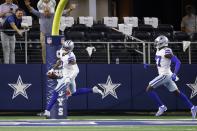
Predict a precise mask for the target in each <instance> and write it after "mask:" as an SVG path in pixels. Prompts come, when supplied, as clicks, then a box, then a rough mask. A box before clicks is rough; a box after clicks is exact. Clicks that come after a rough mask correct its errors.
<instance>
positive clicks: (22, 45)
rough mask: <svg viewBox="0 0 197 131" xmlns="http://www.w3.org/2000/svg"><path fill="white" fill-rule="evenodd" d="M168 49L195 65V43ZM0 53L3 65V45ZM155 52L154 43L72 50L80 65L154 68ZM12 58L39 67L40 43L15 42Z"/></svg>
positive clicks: (98, 45)
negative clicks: (136, 65)
mask: <svg viewBox="0 0 197 131" xmlns="http://www.w3.org/2000/svg"><path fill="white" fill-rule="evenodd" d="M0 43H1V41H0ZM169 47H171V48H172V50H173V52H174V54H175V55H177V56H178V57H179V58H180V59H181V62H182V63H183V64H196V63H197V42H191V44H190V46H189V47H188V49H186V51H185V52H184V51H183V43H182V42H170V43H169ZM0 50H1V51H0V59H1V63H3V52H2V44H0ZM155 51H156V50H155V48H154V46H153V42H146V43H140V42H75V49H74V53H75V54H76V57H77V62H78V63H79V64H80V63H82V64H83V63H95V64H115V63H117V59H118V60H119V62H118V63H120V64H142V63H150V64H153V63H154V62H155V61H154V57H155ZM15 54H16V63H17V64H41V63H42V57H41V46H40V42H39V39H37V40H34V41H31V40H28V41H23V40H22V41H16V50H15Z"/></svg>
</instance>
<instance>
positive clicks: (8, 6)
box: [0, 0, 18, 21]
mask: <svg viewBox="0 0 197 131" xmlns="http://www.w3.org/2000/svg"><path fill="white" fill-rule="evenodd" d="M17 8H18V6H17V5H15V4H13V0H5V3H3V4H1V5H0V18H3V20H4V21H5V18H6V17H7V16H10V15H13V14H14V13H15V11H16V9H17Z"/></svg>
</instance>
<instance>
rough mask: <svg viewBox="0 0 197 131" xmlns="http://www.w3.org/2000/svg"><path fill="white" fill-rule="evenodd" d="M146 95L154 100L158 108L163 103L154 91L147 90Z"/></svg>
mask: <svg viewBox="0 0 197 131" xmlns="http://www.w3.org/2000/svg"><path fill="white" fill-rule="evenodd" d="M148 95H149V96H150V97H151V98H152V99H153V100H154V101H155V103H156V104H157V107H158V108H159V107H160V106H162V105H164V104H163V102H162V101H161V99H160V98H159V96H158V95H157V93H156V92H155V91H150V92H148Z"/></svg>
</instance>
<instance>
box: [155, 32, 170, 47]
mask: <svg viewBox="0 0 197 131" xmlns="http://www.w3.org/2000/svg"><path fill="white" fill-rule="evenodd" d="M165 46H168V38H167V37H166V36H163V35H161V36H158V37H157V38H156V39H155V43H154V47H155V48H157V49H159V48H161V47H165Z"/></svg>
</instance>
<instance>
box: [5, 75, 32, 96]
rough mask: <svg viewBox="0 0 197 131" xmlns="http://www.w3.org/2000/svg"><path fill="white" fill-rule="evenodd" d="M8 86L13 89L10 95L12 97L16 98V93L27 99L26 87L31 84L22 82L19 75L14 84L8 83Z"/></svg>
mask: <svg viewBox="0 0 197 131" xmlns="http://www.w3.org/2000/svg"><path fill="white" fill-rule="evenodd" d="M8 85H9V86H10V87H12V88H13V89H14V94H13V96H12V99H14V98H16V97H17V96H18V95H22V96H24V97H25V98H26V99H28V96H27V93H26V89H27V88H28V87H29V86H31V84H24V83H23V81H22V79H21V76H20V75H19V76H18V80H17V83H16V84H8Z"/></svg>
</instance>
